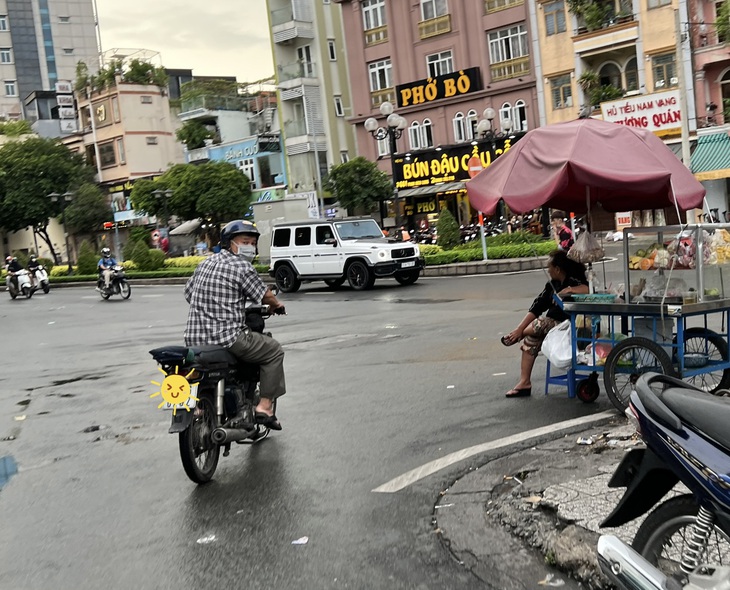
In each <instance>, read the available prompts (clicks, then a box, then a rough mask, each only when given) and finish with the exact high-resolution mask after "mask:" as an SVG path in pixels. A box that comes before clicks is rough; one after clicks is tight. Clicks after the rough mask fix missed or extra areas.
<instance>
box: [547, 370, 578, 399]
mask: <svg viewBox="0 0 730 590" xmlns="http://www.w3.org/2000/svg"><path fill="white" fill-rule="evenodd" d="M550 385H563V386H566V387H567V388H568V397H575V370H574V369H572V368H571V369H568V370H567V371H566V372H565V373H564V374H563V375H551V374H550V361H548V362H547V368H546V369H545V395H547V394H548V387H549V386H550Z"/></svg>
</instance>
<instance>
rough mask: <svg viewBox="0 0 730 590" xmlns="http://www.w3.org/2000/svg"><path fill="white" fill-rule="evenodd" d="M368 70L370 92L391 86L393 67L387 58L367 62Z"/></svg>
mask: <svg viewBox="0 0 730 590" xmlns="http://www.w3.org/2000/svg"><path fill="white" fill-rule="evenodd" d="M368 71H369V72H370V91H371V92H376V91H378V90H385V89H386V88H392V87H393V68H392V67H391V65H390V60H389V59H382V60H380V61H376V62H373V63H369V64H368Z"/></svg>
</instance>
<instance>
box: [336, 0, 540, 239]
mask: <svg viewBox="0 0 730 590" xmlns="http://www.w3.org/2000/svg"><path fill="white" fill-rule="evenodd" d="M334 1H335V2H337V3H339V4H341V5H342V12H343V20H344V25H345V29H344V30H345V43H346V47H347V55H348V60H349V70H350V84H351V89H352V97H353V109H352V116H351V117H350V118H349V120H350V121H351V122H352V124H354V125H355V126H356V130H357V133H356V135H357V144H358V152H359V154H360V155H362V156H365V157H366V158H368V159H370V160H378V161H379V162H380V166H381V168H382V169H383V170H384V171H386V172H388V173H391V174H393V175H394V176H395V178H396V181H397V185H398V199H397V205H396V204H394V203H391V204H390V206H389V208H388V217H390V218H391V219H390V220H384V224H385V225H386V226H387V225H389V224H393V223H394V220H395V219H398V221H399V222H400V220H401V219H403V218H406V219H407V222H408V223H409V224H411V225H414V224H418V225H423V221H424V219H425V220H426V222H429V223H430V222H432V221H434V220H435V219H436V218H437V216H438V211H439V210H441V209H442V208H443V207H444V206H447V207H449V209H450V210H451V211H452V213H453V214H454V215H455V216H456V218H457V221H460V222H461V223H465V222H468V221H469V220H470V219H471V218H472V217H473V214H474V212H473V211H471V209H470V207H469V205H468V201H467V200H466V195H465V191H464V180H466V179H468V178H469V174H468V172H469V170H468V166H466V162H467V161H468V160H469V159H470V158H469V156H470V155H473V156H477V157H479V158H480V159H481V161H482V162H483V163H487V162H489V161H490V160H491V159H493V157H495V156H496V155H498V154H499V153H500V152H499V150H500V149H501V148H503V147H504V142H505V141H510V140H509V139H508V137H509V136H513V137H512V139H511V141H514V140H515V138H516V137H519V135H520V133H519V132H524V131H527V130H528V129H532V128H534V127H537V126H538V125H539V121H540V117H539V113H538V108H537V94H536V89H535V74H534V64H535V62H534V56H533V52H534V49H533V44H532V42H531V38H532V37H533V35H532V34H531V31H530V22H529V17H528V12H527V8H526V4H525V3H524V1H523V0H473V1H471V0H470V1H465V0H420V1H413V0H359V1H358V0H334ZM386 101H387V102H390V103H391V104H392V105H393V108H394V110H395V112H396V113H397V115H399V116H400V117H402V118H403V119H404V120H405V121H402V120H396V119H391V124H392V123H394V122H395V123H397V122H400V127H401V131H402V136H401V137H400V138H399V139H398V140H397V144H396V154H397V156H396V157H395V158H393V159H391V158H390V155H389V154H390V149H389V147H390V146H389V138H388V137H387V136H386V137H385V138H384V139H381V140H380V141H376V140H375V139H374V137H373V135H371V132H370V131H368V129H366V128H365V125H364V123H365V121H366V120H367V119H368V118H370V117H374V118H376V119H377V122H378V125H379V126H380V127H382V128H387V122H386V117H385V116H384V115H383V114H381V111H380V105H381V104H382V103H383V102H386ZM487 109H490V111H487ZM386 112H387V111H386ZM487 114H488V115H489V116H490V117H491V121H487V120H485V121H484V122H483V123H482V124H481V126H479V121H480V120H482V119H485V118H486V117H487ZM478 126H479V130H477V127H478ZM373 127H374V124H373V123H372V122H371V123H370V124H369V128H370V129H372V128H373ZM485 130H486V131H485ZM515 136H516V137H515ZM473 142H476V143H473ZM472 152H473V153H472ZM444 155H446V156H447V157H449V158H450V159H451V160H452V161H453V162H456V160H458V161H459V163H460V166H461V163H462V162H463V163H464V165H463V166H462V168H465V169H463V170H458V171H456V170H454V168H453V166H452V167H451V168H450V169H449V170H448V171H447V170H445V169H443V170H442V169H440V170H439V173H438V174H434V171H435V167H434V166H432V165H431V164H433V161H434V160H438V161H439V162H441V161H442V160H441V159H442V158H443V157H444ZM416 160H418V161H420V162H421V163H423V162H424V161H429V174H428V175H423V174H420V175H419V177H418V178H413V172H414V171H421V172H423V171H424V170H425V164H424V165H423V166H409V163H413V162H415V161H416ZM404 166H408V169H407V170H405V171H404V168H403V167H404ZM404 172H405V173H404ZM406 176H407V177H408V178H405V177H406ZM407 181H413V182H407Z"/></svg>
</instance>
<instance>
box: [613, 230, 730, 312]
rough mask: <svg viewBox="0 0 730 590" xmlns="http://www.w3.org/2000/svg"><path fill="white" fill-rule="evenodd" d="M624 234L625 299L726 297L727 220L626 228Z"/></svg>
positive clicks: (697, 300) (657, 300)
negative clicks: (723, 221)
mask: <svg viewBox="0 0 730 590" xmlns="http://www.w3.org/2000/svg"><path fill="white" fill-rule="evenodd" d="M623 233H624V240H623V242H624V260H625V266H624V279H625V280H624V285H625V293H626V294H627V295H628V296H627V297H626V301H627V302H630V303H660V302H662V300H663V301H664V303H667V304H684V305H688V304H692V303H700V302H706V301H713V300H718V299H725V298H726V297H730V224H725V223H723V224H697V225H686V226H679V225H668V226H656V227H627V228H625V229H624V230H623ZM629 234H630V235H629ZM725 274H727V275H728V276H727V277H725V276H724V275H725ZM726 279H727V281H728V284H727V287H726V286H725V280H726Z"/></svg>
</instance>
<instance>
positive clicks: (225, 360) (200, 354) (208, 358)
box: [190, 346, 238, 369]
mask: <svg viewBox="0 0 730 590" xmlns="http://www.w3.org/2000/svg"><path fill="white" fill-rule="evenodd" d="M190 350H191V351H192V352H193V354H195V360H196V361H197V362H198V363H200V364H201V365H202V367H203V368H208V369H220V368H225V367H227V366H229V365H237V364H238V359H237V358H236V357H235V356H233V355H232V354H231V353H230V351H229V350H228V349H227V348H222V347H220V346H194V347H192V348H191V349H190Z"/></svg>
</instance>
